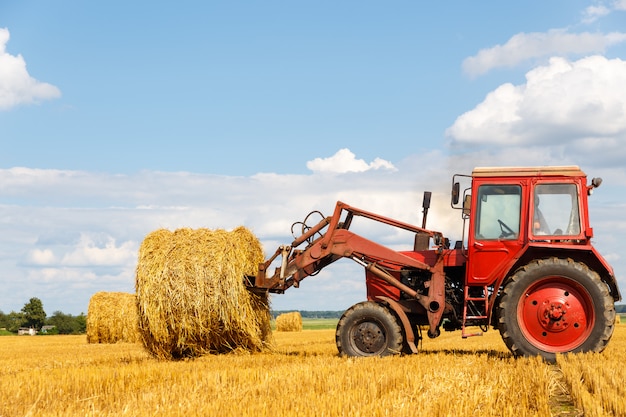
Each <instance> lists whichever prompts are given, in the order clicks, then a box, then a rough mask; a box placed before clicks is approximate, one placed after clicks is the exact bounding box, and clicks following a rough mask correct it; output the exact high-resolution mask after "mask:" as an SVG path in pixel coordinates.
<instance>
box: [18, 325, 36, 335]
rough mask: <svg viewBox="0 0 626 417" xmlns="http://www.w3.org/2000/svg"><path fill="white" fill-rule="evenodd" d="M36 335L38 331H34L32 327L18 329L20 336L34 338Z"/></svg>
mask: <svg viewBox="0 0 626 417" xmlns="http://www.w3.org/2000/svg"><path fill="white" fill-rule="evenodd" d="M36 334H37V330H35V329H33V328H32V327H20V328H19V329H17V335H18V336H26V335H28V336H34V335H36Z"/></svg>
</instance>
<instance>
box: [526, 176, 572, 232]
mask: <svg viewBox="0 0 626 417" xmlns="http://www.w3.org/2000/svg"><path fill="white" fill-rule="evenodd" d="M534 202H535V204H534V214H533V234H534V235H535V236H541V235H551V236H559V235H566V236H577V235H579V234H580V216H579V215H578V192H577V189H576V185H575V184H539V185H537V186H536V187H535V195H534Z"/></svg>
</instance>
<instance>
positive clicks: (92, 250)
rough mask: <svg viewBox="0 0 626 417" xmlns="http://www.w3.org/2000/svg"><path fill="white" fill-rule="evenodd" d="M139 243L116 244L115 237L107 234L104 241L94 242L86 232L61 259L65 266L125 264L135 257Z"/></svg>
mask: <svg viewBox="0 0 626 417" xmlns="http://www.w3.org/2000/svg"><path fill="white" fill-rule="evenodd" d="M138 248H139V244H138V243H136V242H133V241H127V242H124V243H122V244H121V245H119V246H117V245H116V242H115V239H114V238H113V237H111V236H108V237H107V238H106V240H105V241H104V242H96V241H95V240H94V238H93V237H92V236H90V235H88V234H86V233H83V234H82V235H81V237H80V241H79V242H78V244H77V245H76V247H75V248H73V250H72V251H71V252H68V253H66V254H65V255H64V256H63V260H62V261H61V264H62V265H65V266H118V265H126V264H128V263H129V262H133V261H135V260H136V258H137V249H138Z"/></svg>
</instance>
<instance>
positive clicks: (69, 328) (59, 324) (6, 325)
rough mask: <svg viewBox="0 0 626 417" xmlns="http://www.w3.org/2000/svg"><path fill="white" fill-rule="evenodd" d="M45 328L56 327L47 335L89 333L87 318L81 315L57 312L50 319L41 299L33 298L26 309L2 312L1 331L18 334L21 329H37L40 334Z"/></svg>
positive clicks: (48, 331)
mask: <svg viewBox="0 0 626 417" xmlns="http://www.w3.org/2000/svg"><path fill="white" fill-rule="evenodd" d="M43 326H54V327H52V328H50V329H49V330H47V331H46V334H84V333H85V332H86V331H87V317H86V316H85V315H84V314H83V313H80V314H79V315H78V316H72V315H71V314H65V313H63V312H61V311H55V312H54V313H52V316H50V317H48V316H47V314H46V311H45V310H44V309H43V303H42V302H41V300H40V299H39V298H36V297H33V298H31V299H30V300H29V301H28V302H27V303H26V304H24V307H23V308H22V309H21V310H20V311H18V312H15V311H11V312H10V313H8V314H5V313H3V312H2V311H1V310H0V329H4V330H5V331H7V332H10V333H17V332H18V330H19V329H20V328H28V329H31V328H32V329H35V330H36V331H38V332H40V331H41V328H42V327H43Z"/></svg>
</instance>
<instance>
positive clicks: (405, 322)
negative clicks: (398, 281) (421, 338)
mask: <svg viewBox="0 0 626 417" xmlns="http://www.w3.org/2000/svg"><path fill="white" fill-rule="evenodd" d="M376 299H377V300H378V302H380V303H382V304H385V305H386V306H387V307H389V308H391V309H392V310H393V312H394V313H396V316H397V317H398V318H399V319H400V322H401V324H402V328H403V329H404V339H405V342H406V344H407V346H408V347H409V349H410V350H411V353H417V346H416V345H415V332H413V328H412V327H411V322H410V321H409V318H408V317H407V315H406V311H405V307H403V306H402V305H401V304H400V303H398V302H397V301H395V300H393V299H392V298H389V297H386V296H384V295H379V296H377V297H376Z"/></svg>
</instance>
